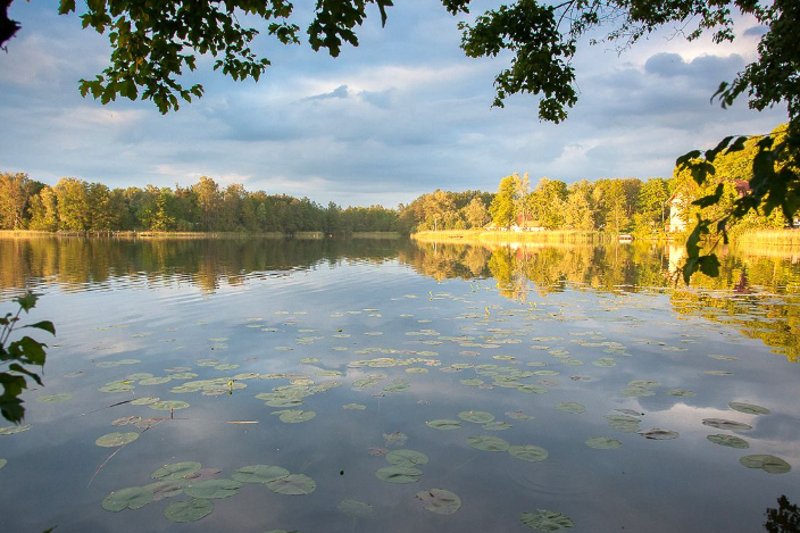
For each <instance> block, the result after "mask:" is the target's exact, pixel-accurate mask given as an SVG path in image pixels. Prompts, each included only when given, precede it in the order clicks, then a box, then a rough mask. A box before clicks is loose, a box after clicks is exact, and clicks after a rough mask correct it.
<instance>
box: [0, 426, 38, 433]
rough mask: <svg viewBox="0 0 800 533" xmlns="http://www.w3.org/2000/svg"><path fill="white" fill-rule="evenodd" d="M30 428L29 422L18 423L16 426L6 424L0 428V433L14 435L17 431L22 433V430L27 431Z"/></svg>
mask: <svg viewBox="0 0 800 533" xmlns="http://www.w3.org/2000/svg"><path fill="white" fill-rule="evenodd" d="M29 429H31V425H30V424H20V425H18V426H6V427H2V428H0V435H15V434H17V433H22V432H23V431H28V430H29Z"/></svg>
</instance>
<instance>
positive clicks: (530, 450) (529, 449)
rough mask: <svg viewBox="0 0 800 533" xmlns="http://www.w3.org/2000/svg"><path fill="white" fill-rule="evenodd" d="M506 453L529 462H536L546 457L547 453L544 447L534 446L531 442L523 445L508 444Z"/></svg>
mask: <svg viewBox="0 0 800 533" xmlns="http://www.w3.org/2000/svg"><path fill="white" fill-rule="evenodd" d="M508 453H510V454H511V455H512V456H513V457H516V458H517V459H522V460H523V461H528V462H531V463H538V462H539V461H544V460H545V459H547V457H548V455H549V453H548V452H547V450H545V449H544V448H541V447H539V446H534V445H533V444H526V445H524V446H510V447H509V448H508Z"/></svg>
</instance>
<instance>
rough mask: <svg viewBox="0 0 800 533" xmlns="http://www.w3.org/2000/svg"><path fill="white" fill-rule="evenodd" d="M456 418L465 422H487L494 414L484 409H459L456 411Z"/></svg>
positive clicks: (492, 418)
mask: <svg viewBox="0 0 800 533" xmlns="http://www.w3.org/2000/svg"><path fill="white" fill-rule="evenodd" d="M458 418H460V419H461V420H464V421H465V422H473V423H475V424H488V423H489V422H491V421H492V420H494V415H493V414H491V413H487V412H486V411H461V412H460V413H458Z"/></svg>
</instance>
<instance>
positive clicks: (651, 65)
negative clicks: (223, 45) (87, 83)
mask: <svg viewBox="0 0 800 533" xmlns="http://www.w3.org/2000/svg"><path fill="white" fill-rule="evenodd" d="M479 7H480V8H481V9H486V8H491V7H494V5H493V4H490V3H488V2H478V3H476V4H474V8H473V12H475V13H477V12H479V11H480V9H479ZM303 9H308V8H303V7H301V6H298V8H297V14H298V21H299V22H300V24H301V27H302V22H303V21H304V20H308V16H309V13H308V12H307V11H305V12H304V11H302V10H303ZM371 15H372V16H371V18H369V19H368V20H367V22H366V24H365V25H364V26H363V27H362V28H360V29H359V30H358V35H359V39H360V41H361V45H360V46H359V47H358V48H352V47H346V48H344V49H343V50H342V53H341V55H340V56H339V57H338V58H336V59H333V58H330V57H329V56H328V55H327V54H325V53H314V52H312V51H311V49H310V47H309V46H308V45H303V46H292V47H285V46H282V45H280V44H278V43H277V42H275V41H272V40H270V38H268V37H266V36H265V37H263V38H259V41H258V49H259V50H260V51H262V52H263V53H264V54H265V55H266V56H267V57H269V58H270V60H271V61H272V64H273V65H272V66H271V67H270V68H269V69H268V70H267V73H266V75H265V76H264V77H262V78H261V80H260V81H259V82H258V83H254V82H251V81H247V82H235V81H232V80H230V79H229V78H225V77H223V76H222V75H221V74H219V73H215V72H212V71H211V68H210V64H211V60H210V59H208V58H201V60H200V61H199V69H198V72H197V73H195V74H193V76H194V78H193V79H196V80H198V81H200V82H202V83H203V84H204V85H205V89H206V93H205V96H204V97H203V98H202V99H200V100H196V101H195V102H194V103H192V104H186V105H183V106H182V107H181V109H180V111H178V112H177V113H170V114H169V115H166V116H162V115H161V114H159V113H158V111H157V110H156V109H155V106H154V105H153V104H152V103H150V102H129V101H127V100H120V101H117V102H114V103H111V104H109V105H106V106H102V105H100V104H99V103H98V102H95V101H94V100H92V99H84V98H82V97H81V96H80V94H79V93H78V89H77V87H78V80H79V79H81V78H91V77H93V75H94V74H96V73H98V72H100V71H101V70H102V69H103V67H104V66H105V65H106V63H107V60H108V49H107V44H106V42H105V40H104V39H105V38H104V37H102V36H99V35H97V34H96V33H94V32H91V31H87V30H82V29H81V25H80V20H79V18H78V17H77V16H76V15H70V16H59V15H58V14H57V2H54V1H50V0H46V1H44V0H42V1H37V2H23V1H22V0H17V1H16V2H14V4H13V5H12V10H11V16H12V18H15V19H17V20H19V21H20V22H21V23H22V26H23V27H22V30H21V32H20V33H19V34H18V36H17V37H16V38H15V39H13V40H12V41H10V42H9V43H7V45H8V53H2V52H0V95H2V96H0V117H1V118H0V120H2V124H3V127H2V128H0V171H10V172H20V171H21V172H27V173H28V174H29V175H30V176H31V177H32V178H34V179H37V180H40V181H43V182H45V183H50V184H54V183H55V182H56V181H58V179H59V178H60V177H62V176H75V177H79V178H82V179H85V180H87V181H100V182H103V183H106V184H107V185H109V186H111V187H126V186H130V185H137V186H144V185H146V184H154V185H159V186H173V185H175V184H176V183H178V184H181V185H189V184H191V183H194V182H196V181H197V179H198V178H199V177H200V176H202V175H206V176H210V177H212V178H214V179H215V180H216V181H217V182H218V183H220V184H221V185H223V186H224V185H226V184H228V183H242V184H243V185H244V186H245V187H246V188H247V189H248V190H258V189H261V190H265V191H267V192H269V193H286V194H291V195H294V196H307V197H309V198H311V199H312V200H315V201H317V202H320V203H323V204H325V203H327V202H328V201H334V202H336V203H338V204H341V205H370V204H376V203H379V204H383V205H386V206H389V207H394V206H396V205H397V204H398V203H400V202H405V203H407V202H409V201H411V200H413V199H414V198H415V197H417V196H418V195H420V194H422V193H425V192H430V191H432V190H434V189H436V188H441V189H447V190H465V189H481V190H495V189H496V187H497V183H498V181H499V180H500V178H502V177H503V176H506V175H508V174H511V173H512V172H520V173H522V172H528V173H529V175H530V177H531V183H532V184H535V183H536V181H537V180H538V179H539V178H540V177H542V176H547V177H549V178H552V179H561V180H564V181H566V182H568V183H570V182H573V181H576V180H578V179H583V178H586V179H589V180H594V179H598V178H603V177H639V178H642V179H645V178H648V177H652V176H663V177H668V176H670V175H671V173H672V167H673V165H674V161H675V158H676V157H677V156H679V155H681V154H683V153H685V152H687V151H689V150H691V149H694V148H703V147H709V146H713V145H714V144H716V142H717V141H719V140H720V139H721V138H722V137H724V136H726V135H730V134H752V133H762V132H765V131H768V130H770V129H772V128H773V127H774V126H776V125H777V124H779V123H780V122H783V121H785V120H786V117H787V115H786V110H785V108H775V109H772V110H768V111H766V112H762V113H757V112H754V111H750V110H748V109H747V106H746V104H745V102H739V103H737V104H736V105H735V106H734V107H733V108H731V109H728V110H722V109H720V108H719V106H718V105H717V104H716V103H714V104H711V103H710V102H709V98H710V96H711V95H712V94H713V93H714V91H715V90H716V88H717V86H718V85H719V82H720V81H723V80H730V79H731V78H732V77H733V76H734V75H735V73H736V72H738V71H739V70H740V69H741V68H742V67H743V66H744V65H745V64H746V63H747V62H749V61H750V60H752V58H753V57H754V53H755V47H756V44H757V40H758V33H759V32H758V31H757V29H756V28H754V27H753V24H752V23H751V22H749V21H748V20H746V19H745V20H741V21H740V24H738V25H737V31H738V36H739V38H738V39H737V40H736V41H735V42H734V43H733V44H730V45H728V44H726V45H715V44H713V43H711V42H710V40H708V39H701V40H699V41H696V42H692V43H687V42H686V41H685V40H684V39H682V38H680V36H675V35H674V30H665V31H663V32H660V33H657V34H654V35H652V36H651V37H650V38H649V39H648V40H647V41H643V42H641V43H638V44H637V45H635V46H634V47H632V48H630V49H628V50H626V51H625V52H623V53H622V54H621V55H620V54H618V53H617V51H616V50H614V49H612V47H611V46H609V45H598V46H593V47H590V46H584V47H583V48H582V49H581V50H580V51H579V53H578V55H577V57H576V58H575V66H576V71H577V85H578V89H579V94H580V101H579V103H578V105H577V106H576V107H575V108H574V109H572V111H571V112H570V116H569V118H568V120H567V121H566V122H565V123H563V124H560V125H553V124H549V123H543V122H540V121H539V120H538V118H537V100H536V99H535V98H534V97H532V96H515V97H512V98H510V99H509V100H508V101H507V103H506V107H505V108H504V109H497V108H491V107H490V105H491V102H492V100H493V97H494V89H493V86H492V81H493V79H494V76H495V75H496V74H497V73H498V72H499V71H500V70H501V69H502V68H504V66H505V65H506V61H507V60H508V58H507V57H505V58H504V57H498V58H495V59H480V60H475V59H469V58H467V57H465V56H464V55H463V52H462V51H461V49H460V48H459V42H460V33H459V31H458V29H457V23H458V21H459V20H461V19H462V18H463V17H461V18H459V17H453V16H451V15H449V14H448V13H447V12H446V11H445V9H444V8H443V7H442V5H441V4H440V3H439V4H437V3H436V2H426V1H422V0H410V1H407V2H402V3H399V5H398V6H397V7H394V8H391V9H390V10H389V20H388V23H387V26H386V28H381V27H380V17H379V16H378V14H377V10H375V9H373V11H372V12H371Z"/></svg>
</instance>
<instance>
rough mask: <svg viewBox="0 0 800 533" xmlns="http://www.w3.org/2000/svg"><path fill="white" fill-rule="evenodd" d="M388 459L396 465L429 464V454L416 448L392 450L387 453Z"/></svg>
mask: <svg viewBox="0 0 800 533" xmlns="http://www.w3.org/2000/svg"><path fill="white" fill-rule="evenodd" d="M386 461H388V463H389V464H391V465H394V466H408V467H412V468H413V467H415V466H417V465H425V464H428V456H427V455H425V454H424V453H422V452H418V451H416V450H392V451H390V452H389V453H387V454H386Z"/></svg>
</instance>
